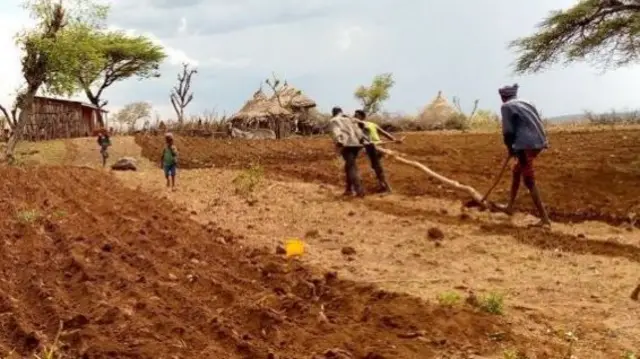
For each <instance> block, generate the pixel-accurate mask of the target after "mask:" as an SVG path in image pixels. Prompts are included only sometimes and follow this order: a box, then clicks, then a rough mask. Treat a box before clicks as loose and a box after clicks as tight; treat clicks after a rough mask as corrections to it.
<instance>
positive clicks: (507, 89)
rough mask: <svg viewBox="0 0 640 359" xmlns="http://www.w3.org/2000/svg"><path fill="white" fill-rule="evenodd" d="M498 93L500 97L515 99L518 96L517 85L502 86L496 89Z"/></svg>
mask: <svg viewBox="0 0 640 359" xmlns="http://www.w3.org/2000/svg"><path fill="white" fill-rule="evenodd" d="M498 93H499V94H500V96H502V97H507V98H509V97H516V96H518V84H513V85H512V86H504V87H502V88H500V89H498Z"/></svg>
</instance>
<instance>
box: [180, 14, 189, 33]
mask: <svg viewBox="0 0 640 359" xmlns="http://www.w3.org/2000/svg"><path fill="white" fill-rule="evenodd" d="M186 33H187V19H186V18H185V17H184V16H183V17H181V18H180V26H178V34H179V35H185V34H186Z"/></svg>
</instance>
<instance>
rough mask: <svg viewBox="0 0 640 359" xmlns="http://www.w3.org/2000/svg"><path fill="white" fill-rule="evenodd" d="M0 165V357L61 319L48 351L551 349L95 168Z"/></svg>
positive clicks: (29, 343) (221, 354) (33, 343)
mask: <svg viewBox="0 0 640 359" xmlns="http://www.w3.org/2000/svg"><path fill="white" fill-rule="evenodd" d="M2 171H3V176H2V178H0V211H1V212H2V213H3V214H4V215H3V217H2V219H0V223H1V224H0V237H1V238H2V239H3V241H2V242H0V270H1V271H2V279H1V280H0V354H2V355H1V356H4V355H6V354H7V353H8V352H9V351H10V350H15V352H16V353H17V354H18V355H20V356H22V357H26V356H28V355H30V353H32V352H33V351H34V350H36V349H37V348H38V347H39V346H41V345H43V344H45V343H47V342H50V341H51V338H53V337H54V336H55V334H56V332H57V329H58V325H59V322H60V321H62V322H63V323H64V327H63V331H62V333H61V341H62V343H63V345H62V349H61V350H62V351H63V352H64V353H66V354H68V355H70V356H72V357H83V358H311V357H312V356H313V354H314V353H318V354H321V353H325V352H326V351H327V350H330V349H334V348H339V349H342V350H346V351H348V352H350V353H351V354H352V355H353V357H354V358H433V357H449V358H461V357H468V356H471V354H478V355H484V354H491V353H499V352H500V349H501V348H503V347H520V348H523V349H525V350H528V351H529V352H531V353H535V354H536V355H537V356H536V358H552V357H558V351H559V348H558V346H557V345H554V344H553V343H550V342H545V341H539V340H538V338H536V340H535V342H534V340H532V339H528V337H526V336H524V335H522V334H520V333H519V332H518V333H516V332H515V331H514V330H513V327H512V324H510V323H509V321H508V320H507V319H505V318H503V317H499V316H490V315H486V314H482V313H479V312H477V311H475V310H473V309H471V308H469V307H466V306H463V307H460V308H457V309H453V308H446V307H440V306H438V305H432V304H428V303H426V302H424V301H421V300H418V299H416V298H415V297H411V296H408V295H404V294H393V293H390V292H386V291H384V290H380V289H378V288H376V287H374V286H370V285H363V284H357V283H355V282H352V281H348V280H342V279H333V276H332V275H326V274H324V275H323V274H322V272H321V271H316V270H313V269H310V267H308V266H307V265H303V264H301V262H299V261H297V260H286V259H284V258H280V257H277V256H275V255H273V254H268V253H267V252H266V251H264V250H259V249H255V248H253V249H252V247H245V245H244V244H243V242H244V239H243V238H241V237H238V236H236V235H234V234H233V233H231V232H229V231H225V230H223V229H222V228H220V227H217V226H216V225H213V224H198V223H197V222H194V221H193V220H191V219H190V218H189V214H188V213H187V212H188V211H189V210H187V209H186V208H176V207H175V206H174V205H172V204H171V203H170V202H168V201H167V200H164V199H159V198H152V197H150V196H149V195H148V194H147V193H145V192H142V191H140V190H134V189H127V188H125V187H124V186H121V185H120V184H119V183H118V181H117V180H116V179H114V177H113V176H112V175H105V173H104V172H102V171H96V170H92V169H86V168H55V167H52V168H44V167H39V168H38V167H36V168H27V169H19V168H3V169H2ZM122 175H125V174H122ZM97 193H99V195H96V194H97ZM269 252H271V249H270V250H269ZM322 307H324V315H322V314H320V312H321V308H322ZM325 319H326V320H325ZM414 333H419V334H414ZM270 354H271V355H272V356H270ZM338 357H339V356H331V354H326V355H321V356H319V358H338Z"/></svg>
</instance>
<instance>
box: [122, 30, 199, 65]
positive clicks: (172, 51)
mask: <svg viewBox="0 0 640 359" xmlns="http://www.w3.org/2000/svg"><path fill="white" fill-rule="evenodd" d="M185 27H186V22H185ZM109 30H119V31H124V32H125V33H126V34H129V35H143V36H146V37H147V38H149V39H150V40H151V41H152V42H154V43H155V44H157V45H160V46H162V47H163V48H164V51H165V53H166V54H167V60H168V62H169V63H170V64H171V65H180V64H182V63H188V64H190V65H194V66H197V65H198V64H199V62H198V60H196V59H194V58H192V57H190V56H189V55H187V53H186V52H185V51H184V50H182V49H178V48H175V47H171V46H167V45H166V44H165V43H164V41H162V40H160V39H159V38H158V37H157V36H156V35H154V34H153V33H151V32H148V31H144V32H140V31H138V30H136V29H122V28H120V27H118V26H113V25H112V26H109Z"/></svg>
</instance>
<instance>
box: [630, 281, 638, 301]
mask: <svg viewBox="0 0 640 359" xmlns="http://www.w3.org/2000/svg"><path fill="white" fill-rule="evenodd" d="M638 297H640V284H638V286H637V287H636V289H634V290H633V292H631V299H633V300H635V301H638Z"/></svg>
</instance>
